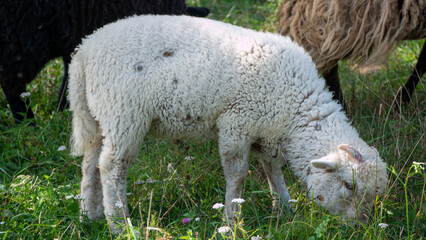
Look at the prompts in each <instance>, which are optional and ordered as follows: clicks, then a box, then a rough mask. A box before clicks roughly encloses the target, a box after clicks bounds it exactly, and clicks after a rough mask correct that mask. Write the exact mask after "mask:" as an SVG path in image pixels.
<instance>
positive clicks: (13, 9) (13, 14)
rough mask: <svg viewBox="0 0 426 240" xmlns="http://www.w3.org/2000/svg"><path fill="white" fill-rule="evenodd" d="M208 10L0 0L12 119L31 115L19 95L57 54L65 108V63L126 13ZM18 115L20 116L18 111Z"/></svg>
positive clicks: (0, 47) (146, 3)
mask: <svg viewBox="0 0 426 240" xmlns="http://www.w3.org/2000/svg"><path fill="white" fill-rule="evenodd" d="M208 13H209V10H208V9H207V8H196V7H188V8H187V6H186V4H185V0H55V1H52V0H50V1H49V0H0V29H1V31H0V82H1V87H2V89H3V92H4V94H5V95H6V99H7V102H8V103H9V105H10V108H11V110H12V113H13V117H14V118H15V120H16V121H18V122H19V121H22V120H23V119H24V116H25V115H23V114H26V116H27V118H33V117H34V114H33V112H32V110H31V108H30V107H29V105H28V100H27V102H24V101H23V99H22V98H21V97H20V94H21V93H23V92H25V91H26V90H25V86H26V84H27V83H29V82H31V81H32V80H33V79H34V78H35V77H36V75H37V74H38V72H39V71H40V70H41V69H42V68H43V67H44V65H45V64H46V63H47V62H49V61H50V60H51V59H53V58H56V57H62V58H63V61H64V63H65V75H64V78H63V81H62V86H61V90H60V93H59V98H58V100H59V103H58V104H59V109H61V110H63V109H64V108H65V106H66V98H65V97H64V95H65V91H66V88H67V79H68V64H69V63H70V60H71V53H72V52H73V51H74V48H75V47H76V46H77V45H78V44H79V43H80V42H81V39H82V38H83V37H84V36H86V35H88V34H91V33H92V32H93V31H94V30H95V29H97V28H99V27H101V26H103V25H105V24H107V23H110V22H114V21H116V20H117V19H120V18H124V17H126V16H132V15H139V14H171V15H182V14H189V15H192V16H199V17H204V16H206V15H207V14H208ZM22 113H23V114H22Z"/></svg>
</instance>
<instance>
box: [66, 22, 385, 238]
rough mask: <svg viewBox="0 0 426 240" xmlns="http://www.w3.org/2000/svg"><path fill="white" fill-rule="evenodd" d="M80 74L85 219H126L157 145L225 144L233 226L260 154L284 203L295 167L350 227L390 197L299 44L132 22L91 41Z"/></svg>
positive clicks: (381, 168)
mask: <svg viewBox="0 0 426 240" xmlns="http://www.w3.org/2000/svg"><path fill="white" fill-rule="evenodd" d="M69 74H70V85H69V100H70V108H71V110H72V113H73V121H72V128H73V137H72V143H73V146H72V148H73V154H74V155H75V156H80V155H84V159H83V163H82V172H83V178H82V181H81V194H82V195H84V196H85V197H86V200H85V201H83V202H82V204H81V211H82V212H83V213H84V214H86V215H87V216H88V217H89V218H90V219H98V218H101V217H102V216H103V215H104V213H105V215H106V216H107V217H108V218H114V217H120V218H122V217H124V215H126V217H127V215H128V211H127V208H126V206H127V200H126V175H127V171H128V168H129V165H130V163H131V162H133V161H134V160H135V158H136V155H137V153H138V151H139V150H140V146H141V144H142V141H143V138H144V136H145V135H146V134H151V135H153V136H157V137H167V138H171V139H174V140H191V139H192V140H203V139H218V142H219V152H220V156H221V159H222V166H223V169H224V174H225V178H226V196H225V205H226V208H225V209H226V211H225V213H226V214H227V216H232V214H233V211H234V210H235V208H236V206H235V204H233V203H231V201H232V200H233V199H235V198H238V197H240V195H241V190H242V185H243V181H244V179H245V178H246V176H247V172H248V169H249V162H248V159H249V154H250V152H252V153H253V154H255V155H258V156H259V157H260V158H261V160H262V163H263V167H264V169H265V172H266V175H267V177H268V181H269V185H270V188H271V190H272V191H273V192H276V193H278V196H279V198H280V199H281V200H282V201H283V202H285V203H287V202H288V201H289V200H290V196H289V193H288V192H287V189H286V186H285V183H284V176H283V174H282V172H281V167H282V165H283V164H284V162H285V161H287V162H288V163H289V164H290V166H291V168H292V169H293V170H294V171H295V173H296V175H297V176H299V177H300V178H301V179H302V180H303V181H304V182H305V183H306V184H307V186H308V190H309V194H310V195H311V196H312V197H313V198H314V199H315V201H316V202H318V203H319V204H320V205H322V206H324V207H325V208H327V209H328V210H329V211H330V212H332V213H336V214H343V215H344V216H346V217H348V218H361V219H364V218H365V215H367V213H368V210H367V209H364V207H362V206H369V205H370V204H372V202H373V201H374V199H375V197H376V195H377V194H379V193H382V192H383V190H384V188H385V185H386V164H385V163H384V162H383V161H382V160H381V159H380V157H379V156H378V153H377V151H376V150H375V149H374V148H371V147H370V146H368V145H367V144H366V143H365V142H364V141H363V140H362V139H361V138H360V137H359V136H358V134H357V132H356V130H355V129H354V128H353V127H352V126H351V125H350V124H349V123H348V120H347V118H346V116H345V113H344V112H342V111H341V106H340V105H339V104H338V103H337V102H335V101H334V100H332V94H331V93H330V92H328V91H327V90H325V89H324V80H323V79H321V78H319V77H318V73H317V71H316V69H315V65H314V63H313V62H312V60H311V58H310V57H309V56H308V54H307V53H306V52H305V51H304V50H303V49H302V48H301V47H298V46H297V45H296V44H295V43H293V42H292V41H291V40H290V39H289V38H286V37H282V36H280V35H277V34H271V33H258V32H255V31H252V30H247V29H244V28H241V27H237V26H233V25H230V24H226V23H222V22H217V21H213V20H208V19H201V18H198V19H197V18H193V17H186V16H181V17H177V16H140V17H132V18H128V19H125V20H120V21H117V22H116V23H113V24H109V25H107V26H105V27H103V28H101V29H100V30H98V31H96V32H95V33H94V34H92V35H91V36H89V37H87V38H86V39H84V40H83V43H82V44H81V45H80V46H79V47H78V48H77V53H76V54H75V56H74V57H73V59H72V62H71V65H70V73H69ZM313 194H314V195H313ZM101 202H103V207H104V212H103V209H102V206H101ZM117 202H122V204H123V206H124V210H122V209H121V210H119V211H118V209H117V207H116V206H115V203H117ZM274 202H275V204H277V203H279V201H278V199H277V198H276V199H275V200H274ZM355 203H356V204H355ZM357 213H358V214H359V215H357ZM112 223H113V229H114V230H113V231H114V232H118V231H119V229H118V228H116V227H114V226H116V225H114V224H115V221H112Z"/></svg>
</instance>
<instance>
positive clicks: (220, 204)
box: [213, 203, 225, 209]
mask: <svg viewBox="0 0 426 240" xmlns="http://www.w3.org/2000/svg"><path fill="white" fill-rule="evenodd" d="M224 206H225V205H223V204H222V203H215V204H214V205H213V209H219V208H223V207H224Z"/></svg>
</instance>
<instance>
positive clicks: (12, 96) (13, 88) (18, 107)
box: [1, 79, 34, 123]
mask: <svg viewBox="0 0 426 240" xmlns="http://www.w3.org/2000/svg"><path fill="white" fill-rule="evenodd" d="M1 80H2V81H1V87H2V88H3V92H4V95H5V96H6V99H7V102H8V103H9V105H10V109H11V110H12V113H13V118H14V119H15V122H16V123H20V122H22V120H24V116H25V115H26V116H27V118H34V113H33V111H32V110H31V107H30V106H29V103H30V101H29V99H28V97H26V99H25V100H23V99H22V98H21V96H20V95H21V94H22V93H24V92H25V91H26V90H25V83H23V84H20V83H18V80H16V81H15V82H13V81H8V82H5V81H3V79H1ZM11 83H13V84H11Z"/></svg>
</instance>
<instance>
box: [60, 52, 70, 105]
mask: <svg viewBox="0 0 426 240" xmlns="http://www.w3.org/2000/svg"><path fill="white" fill-rule="evenodd" d="M63 59H64V65H65V67H64V68H65V72H64V77H63V78H62V85H61V88H60V89H59V96H58V110H59V111H61V112H62V111H64V110H65V108H66V107H67V106H68V101H67V96H66V91H67V88H68V67H69V63H70V60H68V59H65V58H63Z"/></svg>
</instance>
